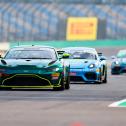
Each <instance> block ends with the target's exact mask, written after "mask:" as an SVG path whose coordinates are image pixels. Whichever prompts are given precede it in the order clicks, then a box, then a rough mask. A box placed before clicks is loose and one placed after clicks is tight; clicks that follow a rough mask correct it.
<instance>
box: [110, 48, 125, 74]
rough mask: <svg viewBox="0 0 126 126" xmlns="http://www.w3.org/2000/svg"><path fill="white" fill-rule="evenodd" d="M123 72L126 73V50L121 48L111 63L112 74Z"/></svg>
mask: <svg viewBox="0 0 126 126" xmlns="http://www.w3.org/2000/svg"><path fill="white" fill-rule="evenodd" d="M122 73H126V50H120V51H119V52H118V53H117V56H116V57H113V61H112V64H111V74H122Z"/></svg>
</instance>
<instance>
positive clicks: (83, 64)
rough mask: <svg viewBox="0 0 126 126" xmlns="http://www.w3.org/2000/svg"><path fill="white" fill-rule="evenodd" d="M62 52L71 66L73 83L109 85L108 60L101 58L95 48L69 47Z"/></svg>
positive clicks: (64, 58)
mask: <svg viewBox="0 0 126 126" xmlns="http://www.w3.org/2000/svg"><path fill="white" fill-rule="evenodd" d="M62 50H63V51H64V54H63V60H64V62H66V61H67V62H69V64H70V78H71V80H72V81H84V82H88V83H90V82H91V83H92V82H94V83H99V84H100V83H107V63H106V60H105V58H104V57H102V56H100V57H99V56H98V53H97V51H96V50H95V49H94V48H88V47H67V48H63V49H62ZM68 54H69V55H68Z"/></svg>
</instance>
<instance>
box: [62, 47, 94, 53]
mask: <svg viewBox="0 0 126 126" xmlns="http://www.w3.org/2000/svg"><path fill="white" fill-rule="evenodd" d="M62 50H68V51H70V50H84V51H90V52H96V49H95V48H89V47H66V48H62Z"/></svg>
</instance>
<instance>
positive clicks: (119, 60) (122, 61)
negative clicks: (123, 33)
mask: <svg viewBox="0 0 126 126" xmlns="http://www.w3.org/2000/svg"><path fill="white" fill-rule="evenodd" d="M115 61H118V62H119V63H120V64H124V65H126V58H118V59H115V60H114V62H115Z"/></svg>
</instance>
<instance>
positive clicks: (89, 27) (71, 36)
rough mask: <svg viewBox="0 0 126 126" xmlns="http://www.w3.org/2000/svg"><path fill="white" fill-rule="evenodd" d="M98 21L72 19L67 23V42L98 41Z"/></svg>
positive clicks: (95, 19)
mask: <svg viewBox="0 0 126 126" xmlns="http://www.w3.org/2000/svg"><path fill="white" fill-rule="evenodd" d="M97 25H98V19H97V18H95V17H87V18H83V17H81V18H78V17H70V18H68V22H67V35H66V37H67V38H66V39H67V40H96V39H97Z"/></svg>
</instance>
